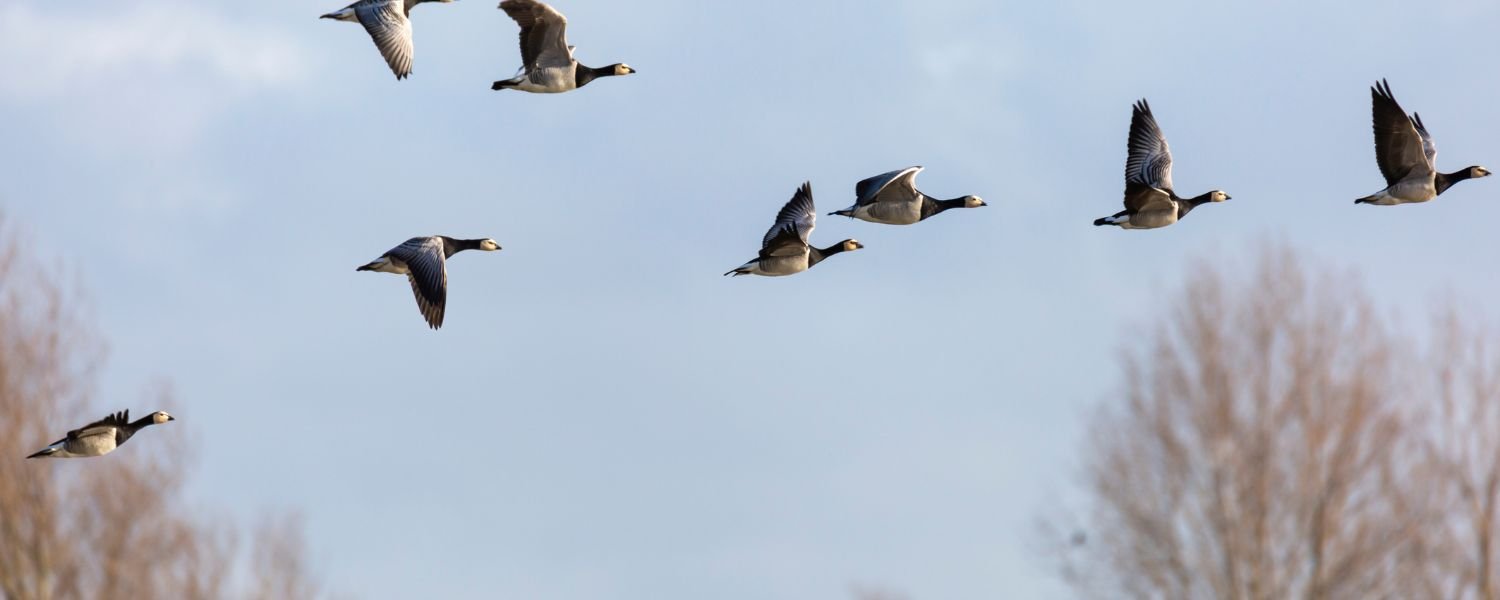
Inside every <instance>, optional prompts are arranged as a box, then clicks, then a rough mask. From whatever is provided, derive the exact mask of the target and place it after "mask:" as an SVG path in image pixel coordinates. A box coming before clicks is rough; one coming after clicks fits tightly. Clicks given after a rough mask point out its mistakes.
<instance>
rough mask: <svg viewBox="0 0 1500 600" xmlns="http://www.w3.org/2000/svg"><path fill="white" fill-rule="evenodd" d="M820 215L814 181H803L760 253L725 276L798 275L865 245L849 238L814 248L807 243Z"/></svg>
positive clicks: (777, 215)
mask: <svg viewBox="0 0 1500 600" xmlns="http://www.w3.org/2000/svg"><path fill="white" fill-rule="evenodd" d="M817 218H818V214H817V212H816V208H814V206H813V196H812V184H811V183H803V184H802V187H799V188H797V193H796V194H794V195H792V199H791V200H788V201H787V203H786V205H785V206H782V207H781V211H780V212H778V213H776V223H775V224H773V225H771V229H770V231H767V232H766V235H765V237H763V238H761V244H760V255H759V256H756V257H755V258H754V259H751V260H750V262H747V263H745V264H743V265H740V266H738V267H735V268H734V269H731V270H729V271H728V272H726V273H724V274H725V275H733V276H735V277H739V276H740V275H764V276H766V277H780V276H783V275H795V274H797V273H801V272H803V271H806V270H808V269H811V268H812V266H813V265H816V264H818V263H820V262H823V261H824V260H826V259H827V258H828V257H830V256H833V255H835V254H838V253H840V252H851V251H854V250H858V249H860V248H863V247H864V244H861V243H859V242H858V241H856V240H853V239H847V240H844V241H842V242H839V243H837V244H834V245H832V246H829V247H827V248H814V247H813V246H811V245H809V244H808V242H807V238H808V236H810V235H812V230H813V222H814V221H815V220H817Z"/></svg>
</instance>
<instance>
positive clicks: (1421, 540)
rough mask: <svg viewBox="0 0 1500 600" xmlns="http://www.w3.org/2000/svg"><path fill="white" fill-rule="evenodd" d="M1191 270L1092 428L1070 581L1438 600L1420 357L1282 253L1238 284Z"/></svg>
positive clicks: (1146, 593) (1165, 589) (1135, 593)
mask: <svg viewBox="0 0 1500 600" xmlns="http://www.w3.org/2000/svg"><path fill="white" fill-rule="evenodd" d="M1194 273H1195V274H1194V275H1191V276H1190V277H1189V280H1188V283H1187V284H1186V285H1185V289H1184V290H1183V292H1182V293H1179V294H1176V295H1174V296H1171V297H1167V298H1164V300H1163V301H1162V302H1161V303H1160V313H1159V314H1160V320H1161V324H1160V325H1159V326H1158V327H1156V328H1155V329H1154V330H1153V331H1152V332H1151V333H1150V334H1148V335H1145V336H1143V337H1142V338H1141V339H1140V340H1139V341H1138V342H1137V343H1136V344H1135V345H1134V347H1133V348H1131V349H1129V350H1128V351H1127V352H1126V356H1125V361H1124V364H1125V381H1124V385H1123V388H1122V390H1121V393H1120V396H1121V397H1120V399H1119V401H1118V402H1116V403H1111V404H1110V405H1108V406H1107V407H1106V408H1105V409H1104V410H1103V411H1102V412H1101V413H1100V414H1099V416H1098V417H1097V419H1096V420H1095V421H1094V423H1093V427H1092V434H1093V435H1092V436H1091V437H1090V441H1089V442H1088V448H1087V450H1086V452H1087V456H1088V460H1089V464H1088V468H1087V472H1086V476H1085V479H1086V486H1087V489H1086V496H1087V497H1088V500H1089V502H1090V505H1091V506H1090V511H1089V513H1088V515H1089V516H1088V517H1087V518H1085V519H1083V521H1084V523H1083V526H1082V527H1083V529H1082V531H1085V532H1086V534H1087V535H1086V536H1085V535H1083V534H1082V533H1080V534H1077V535H1075V536H1074V540H1075V543H1070V544H1066V546H1068V547H1070V548H1071V550H1070V551H1069V558H1068V561H1069V563H1068V564H1067V565H1066V566H1067V572H1069V573H1072V574H1073V575H1074V578H1073V582H1074V583H1075V584H1076V585H1078V586H1079V588H1080V589H1082V590H1092V591H1091V593H1090V595H1091V596H1126V597H1135V598H1163V599H1175V598H1183V599H1190V598H1235V599H1255V600H1258V599H1269V598H1293V597H1295V598H1310V599H1336V598H1429V597H1439V595H1434V594H1439V592H1440V583H1441V582H1440V581H1439V580H1437V579H1434V577H1433V574H1432V573H1431V569H1430V564H1431V561H1430V560H1427V559H1429V558H1431V557H1433V556H1435V555H1436V554H1437V553H1439V552H1440V551H1441V550H1440V549H1439V548H1438V547H1437V545H1436V544H1434V542H1433V541H1432V540H1431V538H1430V536H1429V535H1428V532H1429V530H1430V528H1431V527H1433V526H1434V525H1435V524H1437V523H1439V522H1441V521H1442V520H1443V519H1442V513H1441V512H1440V511H1441V509H1442V506H1441V498H1439V497H1435V496H1434V495H1433V494H1431V493H1430V490H1432V489H1434V488H1437V487H1439V486H1440V485H1441V483H1442V482H1441V477H1439V476H1437V475H1436V474H1435V473H1434V472H1433V471H1432V470H1431V469H1427V468H1424V464H1423V463H1424V462H1425V461H1423V460H1422V456H1423V447H1424V438H1425V436H1424V435H1423V431H1422V426H1421V422H1420V421H1419V420H1418V416H1419V415H1418V413H1416V412H1415V411H1412V410H1410V407H1409V403H1403V402H1402V400H1403V399H1404V398H1407V397H1408V396H1409V393H1408V392H1409V390H1410V388H1411V386H1410V385H1409V384H1408V383H1407V381H1406V379H1405V378H1404V376H1405V375H1406V374H1407V373H1408V369H1409V366H1408V364H1407V361H1406V360H1404V359H1407V358H1409V357H1407V356H1405V355H1404V354H1402V353H1401V352H1400V350H1399V349H1400V348H1401V347H1402V345H1401V344H1400V343H1398V342H1399V340H1398V339H1397V338H1396V337H1395V336H1394V335H1393V334H1392V333H1391V332H1390V331H1389V328H1388V327H1387V326H1386V325H1385V324H1384V323H1383V321H1382V320H1381V319H1380V318H1378V317H1377V316H1376V314H1375V313H1374V312H1373V310H1372V308H1371V305H1370V302H1369V300H1368V298H1367V296H1366V295H1365V294H1363V293H1362V292H1361V291H1360V286H1359V285H1358V284H1357V282H1356V281H1354V279H1353V278H1352V277H1349V276H1341V275H1338V274H1333V273H1329V272H1315V271H1311V270H1309V269H1307V268H1305V267H1303V266H1302V265H1301V264H1300V263H1299V260H1298V258H1297V256H1296V254H1295V253H1293V252H1292V251H1291V250H1288V249H1274V250H1272V251H1270V252H1268V253H1267V254H1265V256H1264V257H1263V258H1262V259H1260V261H1259V262H1258V264H1257V265H1256V266H1255V267H1254V268H1253V269H1252V270H1251V271H1250V272H1249V274H1248V276H1247V277H1246V278H1245V279H1244V280H1243V281H1239V282H1232V281H1230V280H1228V279H1227V278H1226V277H1224V276H1223V275H1221V274H1219V273H1218V272H1216V271H1215V270H1214V268H1213V267H1212V266H1210V265H1208V264H1199V265H1197V268H1196V269H1195V271H1194ZM1491 497H1493V495H1491ZM1085 539H1086V540H1087V542H1086V543H1085V542H1084V541H1083V540H1085Z"/></svg>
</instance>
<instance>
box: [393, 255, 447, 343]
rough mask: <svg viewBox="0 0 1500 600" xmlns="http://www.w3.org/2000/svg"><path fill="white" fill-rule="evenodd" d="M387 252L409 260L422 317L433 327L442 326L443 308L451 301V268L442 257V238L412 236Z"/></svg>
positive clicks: (403, 259)
mask: <svg viewBox="0 0 1500 600" xmlns="http://www.w3.org/2000/svg"><path fill="white" fill-rule="evenodd" d="M385 254H386V256H389V257H391V258H394V259H397V260H400V261H401V262H403V263H406V269H407V273H406V278H407V279H408V280H410V281H411V291H412V294H413V295H415V296H416V297H417V309H418V310H420V311H421V312H422V318H424V319H426V320H427V325H428V326H430V327H432V328H433V329H437V328H439V327H442V326H443V309H444V307H445V306H447V304H448V268H447V261H445V260H444V259H443V240H442V238H439V237H436V236H434V237H418V238H412V239H409V240H406V243H404V244H401V245H400V246H396V247H395V248H391V251H390V252H387V253H385Z"/></svg>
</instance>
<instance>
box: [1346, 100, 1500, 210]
mask: <svg viewBox="0 0 1500 600" xmlns="http://www.w3.org/2000/svg"><path fill="white" fill-rule="evenodd" d="M1370 101H1371V107H1370V108H1371V113H1372V115H1371V116H1372V120H1373V122H1374V126H1375V162H1376V163H1379V164H1380V174H1381V175H1384V176H1385V183H1386V188H1385V189H1383V190H1380V191H1378V192H1375V193H1374V194H1371V195H1369V196H1365V197H1363V198H1360V199H1358V200H1355V201H1354V203H1355V204H1378V205H1381V206H1393V205H1396V204H1410V203H1416V202H1426V201H1428V200H1431V199H1433V198H1436V197H1438V195H1439V194H1442V193H1443V192H1446V191H1448V188H1450V187H1453V184H1455V183H1458V182H1460V181H1463V180H1465V179H1472V178H1475V177H1488V176H1489V175H1490V170H1489V169H1486V168H1484V167H1480V166H1473V167H1469V168H1467V169H1464V170H1462V171H1457V172H1454V173H1439V172H1437V145H1436V144H1434V143H1433V141H1432V134H1430V133H1428V132H1427V126H1425V125H1423V124H1422V117H1421V115H1418V114H1416V113H1412V115H1411V116H1410V117H1408V116H1406V111H1404V110H1402V109H1401V105H1400V104H1397V103H1396V97H1395V96H1392V95H1391V84H1390V83H1388V82H1387V81H1386V80H1384V79H1382V80H1380V81H1377V82H1375V86H1374V87H1371V88H1370Z"/></svg>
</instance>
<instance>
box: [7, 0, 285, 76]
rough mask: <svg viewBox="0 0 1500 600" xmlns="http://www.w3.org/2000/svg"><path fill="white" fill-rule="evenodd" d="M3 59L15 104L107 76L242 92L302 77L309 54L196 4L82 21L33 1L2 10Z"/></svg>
mask: <svg viewBox="0 0 1500 600" xmlns="http://www.w3.org/2000/svg"><path fill="white" fill-rule="evenodd" d="M47 6H49V7H51V6H56V5H55V4H49V5H47ZM0 53H3V54H4V55H5V56H8V57H11V59H12V61H11V65H10V68H9V69H8V72H7V73H6V77H4V78H0V94H3V95H5V96H9V97H11V98H16V99H37V98H45V97H48V96H56V95H63V94H69V93H73V92H76V91H79V89H80V88H88V87H90V86H91V85H92V84H94V83H97V82H98V81H99V80H100V79H101V78H104V79H109V80H114V79H117V78H120V79H131V78H146V79H151V78H156V77H162V76H170V75H174V74H185V73H192V74H193V75H195V76H199V77H202V76H207V77H210V78H212V79H213V80H214V83H216V84H221V85H224V84H227V85H229V86H232V87H233V88H235V89H238V90H242V91H244V90H253V89H257V88H265V87H274V86H281V85H285V84H288V83H292V82H294V81H296V80H298V79H300V78H301V76H302V67H301V64H302V63H301V61H300V60H299V58H300V56H301V55H303V53H302V52H301V51H300V50H299V49H298V48H297V47H296V45H295V44H294V43H292V42H291V41H290V40H288V39H286V38H283V37H281V36H278V35H275V34H270V33H267V32H264V31H255V30H252V29H249V28H245V27H242V26H239V25H237V24H235V23H233V22H230V21H228V20H226V19H224V18H222V17H219V16H217V15H214V14H212V13H208V12H204V11H203V10H202V9H199V8H196V7H195V6H194V5H191V4H187V5H175V6H164V5H162V4H158V3H147V4H137V5H134V6H131V7H128V8H126V9H125V10H111V11H108V12H103V13H95V14H88V15H85V16H78V15H62V14H54V13H52V12H50V11H40V10H37V9H36V8H34V7H33V5H32V4H30V3H27V2H10V3H6V4H4V5H0Z"/></svg>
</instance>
